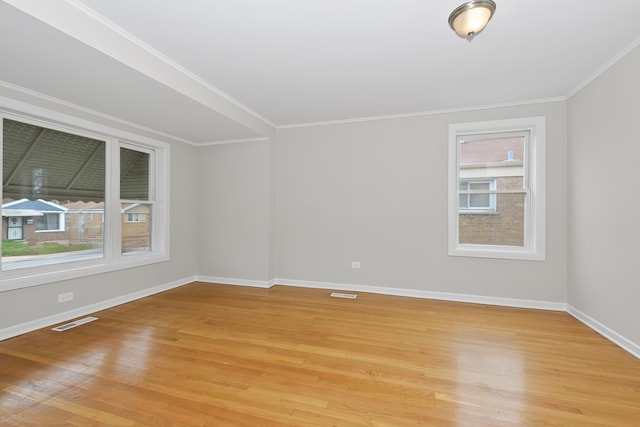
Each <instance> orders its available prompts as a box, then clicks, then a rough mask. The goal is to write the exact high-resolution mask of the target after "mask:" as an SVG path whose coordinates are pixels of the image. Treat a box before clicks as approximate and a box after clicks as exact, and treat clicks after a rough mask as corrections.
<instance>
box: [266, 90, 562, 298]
mask: <svg viewBox="0 0 640 427" xmlns="http://www.w3.org/2000/svg"><path fill="white" fill-rule="evenodd" d="M528 116H545V117H546V127H547V157H546V167H547V233H546V236H547V260H546V261H545V262H536V261H514V260H497V259H478V258H475V259H474V258H461V257H449V256H448V255H447V146H448V125H449V124H450V123H459V122H473V121H481V120H495V119H507V118H516V117H528ZM566 162H567V156H566V103H565V102H549V103H542V104H535V105H527V106H518V107H509V108H495V109H485V110H475V111H468V112H458V113H451V114H437V115H428V116H420V117H411V118H398V119H388V120H377V121H366V122H357V123H348V124H335V125H322V126H314V127H302V128H289V129H282V130H280V131H279V134H278V142H277V160H276V164H277V171H276V177H277V196H278V200H277V215H276V218H277V235H276V257H277V258H276V274H277V277H278V278H280V279H291V280H307V281H319V282H334V283H345V284H358V285H372V286H385V287H391V288H408V289H416V290H424V291H436V292H453V293H461V294H472V295H482V296H490V297H503V298H516V299H529V300H538V301H547V302H565V300H566V295H565V292H566V224H567V212H566V197H567V178H566ZM351 261H360V262H361V263H362V268H361V269H360V270H356V269H352V268H351Z"/></svg>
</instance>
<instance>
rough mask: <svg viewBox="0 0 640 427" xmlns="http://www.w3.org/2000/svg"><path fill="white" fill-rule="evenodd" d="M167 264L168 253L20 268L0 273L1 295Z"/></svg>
mask: <svg viewBox="0 0 640 427" xmlns="http://www.w3.org/2000/svg"><path fill="white" fill-rule="evenodd" d="M166 261H169V255H168V254H156V253H148V254H139V253H138V254H131V256H127V257H126V258H123V259H122V260H119V261H118V262H114V261H111V262H109V260H108V259H106V258H99V259H93V260H87V261H78V262H69V263H60V264H55V265H50V266H43V267H41V268H38V267H35V268H29V269H28V271H26V270H22V271H21V270H19V269H16V270H6V271H3V272H0V279H1V283H2V284H1V285H0V292H4V291H10V290H15V289H22V288H28V287H31V286H38V285H44V284H47V283H53V282H59V281H63V280H70V279H77V278H80V277H87V276H93V275H96V274H102V273H109V272H112V271H118V270H125V269H128V268H134V267H142V266H145V265H150V264H157V263H161V262H166Z"/></svg>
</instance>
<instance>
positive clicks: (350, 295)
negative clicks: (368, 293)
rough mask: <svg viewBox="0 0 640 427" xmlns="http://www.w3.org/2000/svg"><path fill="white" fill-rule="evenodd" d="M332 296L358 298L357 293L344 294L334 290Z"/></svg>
mask: <svg viewBox="0 0 640 427" xmlns="http://www.w3.org/2000/svg"><path fill="white" fill-rule="evenodd" d="M331 296H332V297H334V298H346V299H356V298H358V295H356V294H342V293H340V292H332V293H331Z"/></svg>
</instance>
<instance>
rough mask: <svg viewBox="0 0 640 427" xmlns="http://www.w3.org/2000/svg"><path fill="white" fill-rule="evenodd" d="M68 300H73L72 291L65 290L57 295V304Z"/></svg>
mask: <svg viewBox="0 0 640 427" xmlns="http://www.w3.org/2000/svg"><path fill="white" fill-rule="evenodd" d="M68 301H73V292H66V293H64V294H60V295H58V304H60V303H63V302H68Z"/></svg>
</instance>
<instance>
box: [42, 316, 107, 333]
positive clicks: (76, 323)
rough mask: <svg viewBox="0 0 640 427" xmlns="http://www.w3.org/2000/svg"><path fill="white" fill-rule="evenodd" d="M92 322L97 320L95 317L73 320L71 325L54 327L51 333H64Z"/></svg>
mask: <svg viewBox="0 0 640 427" xmlns="http://www.w3.org/2000/svg"><path fill="white" fill-rule="evenodd" d="M94 320H98V318H97V317H85V318H84V319H79V320H74V321H73V322H71V323H65V324H64V325H60V326H56V327H55V328H51V330H52V331H58V332H62V331H66V330H67V329H71V328H75V327H76V326H80V325H84V324H85V323H89V322H93V321H94Z"/></svg>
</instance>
